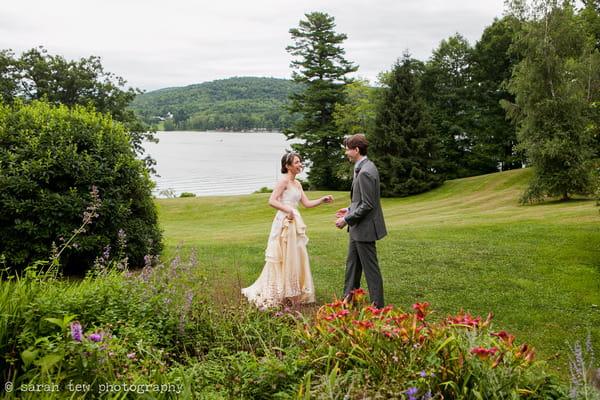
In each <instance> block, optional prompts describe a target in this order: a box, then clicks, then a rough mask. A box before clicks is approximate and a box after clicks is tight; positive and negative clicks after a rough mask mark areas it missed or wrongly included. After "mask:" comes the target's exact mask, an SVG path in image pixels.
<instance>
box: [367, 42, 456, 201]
mask: <svg viewBox="0 0 600 400" xmlns="http://www.w3.org/2000/svg"><path fill="white" fill-rule="evenodd" d="M419 69H420V63H419V61H417V60H414V59H411V58H410V56H409V55H408V54H405V55H404V58H403V59H402V62H398V63H396V65H395V66H394V68H393V70H392V72H391V73H390V74H389V75H388V77H387V82H386V83H387V85H388V87H387V88H386V89H385V90H383V95H382V96H383V98H382V99H381V102H379V103H378V108H377V117H376V124H375V130H374V132H373V133H372V134H371V135H369V156H370V157H372V158H373V159H374V161H375V163H376V164H377V167H378V169H379V175H380V182H381V194H382V196H384V197H392V196H409V195H413V194H417V193H422V192H425V191H428V190H430V189H433V188H435V187H436V186H439V185H441V184H442V183H443V181H444V178H443V176H442V175H440V173H439V165H440V160H439V159H438V158H437V157H438V151H439V143H438V139H437V137H436V136H435V129H434V127H433V125H432V124H431V122H430V119H429V117H428V114H427V111H426V106H425V103H424V101H423V99H422V98H421V96H420V91H419V89H418V86H417V85H418V73H419Z"/></svg>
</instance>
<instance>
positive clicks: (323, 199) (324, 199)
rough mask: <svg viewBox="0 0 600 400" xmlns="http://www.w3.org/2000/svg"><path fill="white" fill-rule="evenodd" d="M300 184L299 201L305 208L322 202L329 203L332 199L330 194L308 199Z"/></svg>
mask: <svg viewBox="0 0 600 400" xmlns="http://www.w3.org/2000/svg"><path fill="white" fill-rule="evenodd" d="M299 186H300V194H301V197H300V202H301V203H302V205H303V206H304V207H306V208H313V207H316V206H320V205H321V204H323V203H331V202H332V201H333V196H332V195H327V196H323V197H321V198H319V199H316V200H309V199H308V197H306V194H304V190H303V189H302V185H299Z"/></svg>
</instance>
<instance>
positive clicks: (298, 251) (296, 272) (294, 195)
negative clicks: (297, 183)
mask: <svg viewBox="0 0 600 400" xmlns="http://www.w3.org/2000/svg"><path fill="white" fill-rule="evenodd" d="M300 196H301V194H300V191H299V190H298V189H286V190H285V191H284V192H283V194H282V195H281V198H280V201H281V203H283V204H287V205H290V206H292V207H293V209H294V219H293V220H291V221H290V220H288V219H287V218H286V215H287V214H286V213H284V212H283V211H279V210H278V211H277V214H276V215H275V219H274V220H273V225H272V226H271V234H270V235H269V242H268V243H267V250H266V252H265V261H266V262H265V266H264V268H263V270H262V272H261V274H260V276H259V277H258V279H257V280H256V282H254V283H253V284H252V285H251V286H249V287H247V288H244V289H242V294H244V295H245V296H246V297H247V298H248V300H249V301H252V302H254V303H255V304H256V305H258V306H260V305H265V306H276V305H280V304H305V303H314V302H315V289H314V284H313V279H312V275H311V273H310V265H309V262H308V253H307V251H306V244H307V243H308V237H307V236H306V233H305V231H306V225H305V224H304V221H303V220H302V217H301V216H300V213H299V212H298V202H299V201H300Z"/></svg>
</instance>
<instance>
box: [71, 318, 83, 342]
mask: <svg viewBox="0 0 600 400" xmlns="http://www.w3.org/2000/svg"><path fill="white" fill-rule="evenodd" d="M69 327H70V328H71V337H72V338H73V340H77V341H78V342H81V336H82V335H81V324H80V323H79V321H73V322H71V324H70V325H69Z"/></svg>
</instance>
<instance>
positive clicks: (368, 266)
mask: <svg viewBox="0 0 600 400" xmlns="http://www.w3.org/2000/svg"><path fill="white" fill-rule="evenodd" d="M363 271H364V273H365V278H366V280H367V286H368V287H369V297H370V299H371V302H372V303H375V307H377V308H383V307H384V302H383V277H382V276H381V270H380V269H379V262H378V261H377V248H376V245H375V242H374V241H373V242H359V241H356V240H353V239H352V238H350V243H349V244H348V258H347V260H346V275H345V278H344V298H347V297H348V296H349V295H350V292H351V291H353V290H354V289H358V288H360V278H361V275H362V272H363ZM348 299H349V300H350V297H348Z"/></svg>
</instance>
